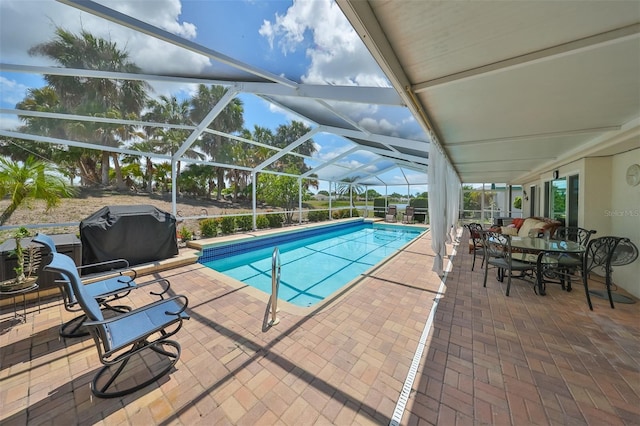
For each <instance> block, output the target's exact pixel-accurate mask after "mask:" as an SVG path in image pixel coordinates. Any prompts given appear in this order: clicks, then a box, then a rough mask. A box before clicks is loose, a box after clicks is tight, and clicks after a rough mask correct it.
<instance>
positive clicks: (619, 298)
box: [589, 290, 636, 304]
mask: <svg viewBox="0 0 640 426" xmlns="http://www.w3.org/2000/svg"><path fill="white" fill-rule="evenodd" d="M589 294H590V295H592V296H596V297H599V298H601V299H605V300H609V296H608V295H607V291H606V290H589ZM611 299H612V300H613V301H614V302H616V303H626V304H632V303H636V301H635V300H633V299H632V298H630V297H627V296H625V295H623V294H620V293H613V292H612V293H611Z"/></svg>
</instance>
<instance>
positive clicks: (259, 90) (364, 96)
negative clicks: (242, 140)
mask: <svg viewBox="0 0 640 426" xmlns="http://www.w3.org/2000/svg"><path fill="white" fill-rule="evenodd" d="M0 71H3V72H19V73H27V74H43V75H60V76H70V77H85V78H109V79H114V80H131V81H157V82H163V83H185V84H213V85H218V86H233V85H235V86H236V87H237V88H238V89H239V90H240V91H242V92H245V93H253V94H259V95H267V96H292V97H302V98H309V99H322V100H326V101H338V102H355V103H362V104H377V105H390V106H405V104H404V102H403V101H402V99H401V98H400V96H398V93H397V92H396V91H395V90H394V89H393V88H392V87H363V86H327V85H318V84H299V85H298V86H297V87H295V88H294V87H289V86H283V85H282V84H278V83H271V82H261V83H258V82H252V81H235V82H234V81H228V80H219V79H212V78H199V77H176V76H168V75H160V74H147V73H145V74H138V73H125V72H115V71H98V70H87V69H82V68H60V67H46V66H36V65H16V64H7V63H0Z"/></svg>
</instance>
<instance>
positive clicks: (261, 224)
mask: <svg viewBox="0 0 640 426" xmlns="http://www.w3.org/2000/svg"><path fill="white" fill-rule="evenodd" d="M256 226H257V227H258V229H264V228H268V227H269V219H267V216H265V215H263V214H260V215H258V216H257V217H256Z"/></svg>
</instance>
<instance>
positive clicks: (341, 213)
mask: <svg viewBox="0 0 640 426" xmlns="http://www.w3.org/2000/svg"><path fill="white" fill-rule="evenodd" d="M354 210H355V209H354ZM354 216H356V217H357V216H358V213H357V212H355V214H354ZM331 217H333V218H334V219H347V218H349V217H351V211H350V209H340V210H334V211H333V212H331Z"/></svg>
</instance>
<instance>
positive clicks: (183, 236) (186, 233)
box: [180, 225, 193, 243]
mask: <svg viewBox="0 0 640 426" xmlns="http://www.w3.org/2000/svg"><path fill="white" fill-rule="evenodd" d="M192 238H193V232H191V231H190V230H189V228H187V227H186V226H184V225H183V226H182V228H180V240H182V242H183V243H184V242H186V241H191V239H192Z"/></svg>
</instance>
